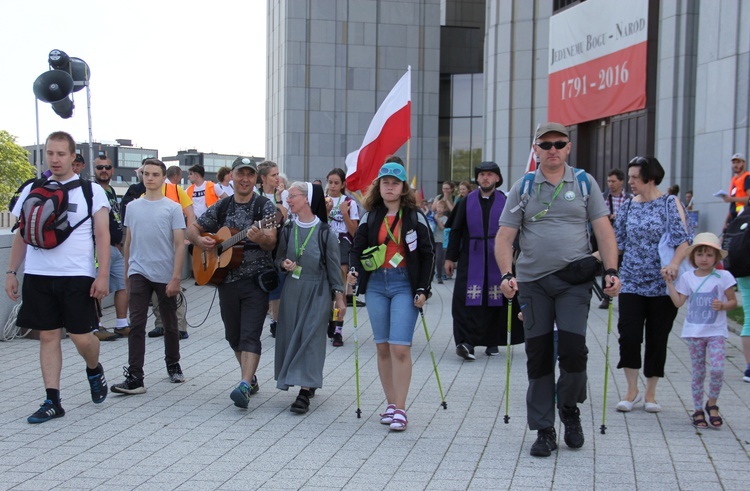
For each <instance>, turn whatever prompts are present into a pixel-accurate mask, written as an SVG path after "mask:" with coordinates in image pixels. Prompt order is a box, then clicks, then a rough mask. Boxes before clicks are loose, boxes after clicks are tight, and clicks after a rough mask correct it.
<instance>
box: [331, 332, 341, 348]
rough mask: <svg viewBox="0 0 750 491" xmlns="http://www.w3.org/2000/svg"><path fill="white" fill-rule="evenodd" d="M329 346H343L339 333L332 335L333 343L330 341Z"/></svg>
mask: <svg viewBox="0 0 750 491" xmlns="http://www.w3.org/2000/svg"><path fill="white" fill-rule="evenodd" d="M331 344H333V345H334V346H335V347H339V346H344V338H343V337H342V336H341V333H340V332H337V333H335V334H334V335H333V341H331Z"/></svg>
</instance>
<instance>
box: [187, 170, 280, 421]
mask: <svg viewBox="0 0 750 491" xmlns="http://www.w3.org/2000/svg"><path fill="white" fill-rule="evenodd" d="M257 177H258V171H257V168H256V166H255V162H254V161H253V160H252V159H248V158H242V157H238V158H237V159H236V160H235V161H234V163H233V164H232V179H233V180H234V196H230V197H227V198H223V199H222V200H221V201H219V202H217V203H216V204H214V205H212V206H211V207H210V208H209V209H208V210H207V211H206V212H205V213H204V214H203V215H202V216H201V217H200V218H198V219H197V220H196V222H195V223H194V224H193V225H192V226H190V227H189V229H188V238H189V239H190V241H191V242H192V243H193V244H194V245H195V246H196V247H197V248H199V249H201V250H202V251H207V250H210V249H212V248H214V247H215V246H216V245H217V242H216V240H214V238H212V237H211V236H210V235H203V234H205V233H206V232H210V233H215V232H217V231H218V230H219V229H221V228H222V227H224V226H227V227H229V228H230V229H237V230H245V229H247V230H248V231H247V234H246V235H247V241H246V242H245V244H244V256H243V259H242V262H241V264H240V265H239V266H238V267H237V268H236V269H233V270H230V271H229V272H228V273H227V275H226V277H225V278H224V279H223V280H222V282H221V283H220V284H219V286H218V288H219V305H220V308H221V318H222V320H223V321H224V331H225V336H226V339H227V341H228V342H229V346H230V347H231V348H232V350H233V351H234V354H235V356H236V357H237V361H238V362H239V364H240V369H241V375H242V380H241V381H240V383H239V385H238V386H237V387H236V388H235V389H234V390H233V391H232V393H231V394H230V398H231V399H232V401H234V405H235V406H237V407H241V408H247V407H248V404H249V401H250V396H251V395H252V394H255V393H256V392H258V379H257V377H256V376H255V371H256V369H257V368H258V363H259V362H260V353H261V343H260V335H261V332H262V330H263V321H264V320H265V317H266V312H268V292H267V291H264V289H262V288H261V286H260V284H259V276H260V275H262V273H266V272H268V271H269V270H272V269H273V261H272V259H271V251H272V250H273V249H274V247H275V246H276V229H275V228H265V227H263V228H258V227H257V226H254V225H253V223H254V222H256V221H258V220H261V219H262V218H264V217H269V216H273V215H274V214H275V212H276V207H275V206H274V204H273V202H271V201H270V200H268V199H267V198H265V197H263V196H258V195H257V194H255V193H254V189H255V182H256V180H257ZM223 200H231V201H230V202H229V203H228V206H226V203H225V207H223V208H222V202H223ZM222 209H223V210H226V212H225V213H221V210H222ZM194 254H198V251H195V252H194Z"/></svg>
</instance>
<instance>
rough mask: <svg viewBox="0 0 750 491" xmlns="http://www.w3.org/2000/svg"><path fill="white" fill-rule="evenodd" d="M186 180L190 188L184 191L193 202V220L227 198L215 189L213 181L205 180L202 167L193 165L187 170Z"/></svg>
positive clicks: (204, 172)
mask: <svg viewBox="0 0 750 491" xmlns="http://www.w3.org/2000/svg"><path fill="white" fill-rule="evenodd" d="M188 180H189V181H190V186H188V188H187V190H186V191H187V195H188V196H189V197H190V199H192V200H193V211H194V212H195V218H200V217H201V215H203V214H204V213H205V212H206V210H207V209H208V208H209V207H210V206H211V205H213V204H214V203H216V202H217V201H219V200H220V199H221V198H225V197H226V196H227V195H226V193H224V192H222V191H220V190H219V189H216V187H215V185H214V182H213V181H207V180H206V170H205V169H204V168H203V166H202V165H194V166H192V167H190V168H189V169H188Z"/></svg>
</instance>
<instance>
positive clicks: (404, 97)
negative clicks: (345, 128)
mask: <svg viewBox="0 0 750 491" xmlns="http://www.w3.org/2000/svg"><path fill="white" fill-rule="evenodd" d="M410 137H411V66H410V67H409V68H408V70H407V71H406V74H405V75H404V76H403V77H401V80H399V81H398V83H396V85H395V86H394V87H393V89H392V90H391V92H390V93H389V94H388V96H387V97H386V98H385V100H384V101H383V103H382V104H381V105H380V107H379V108H378V111H377V112H376V113H375V117H374V118H373V119H372V122H371V123H370V127H369V128H368V129H367V133H366V134H365V139H364V140H363V141H362V146H361V147H360V149H359V150H357V151H354V152H352V153H350V154H349V155H347V156H346V189H348V190H349V191H357V190H361V191H363V192H364V191H366V190H367V188H368V187H369V186H370V184H372V181H373V179H375V178H376V177H377V176H378V171H379V170H380V168H381V167H382V166H383V164H384V163H385V159H386V158H387V157H388V156H389V155H392V154H394V153H396V151H397V150H398V149H399V148H401V146H402V145H403V144H404V143H406V142H407V141H408V140H409V138H410Z"/></svg>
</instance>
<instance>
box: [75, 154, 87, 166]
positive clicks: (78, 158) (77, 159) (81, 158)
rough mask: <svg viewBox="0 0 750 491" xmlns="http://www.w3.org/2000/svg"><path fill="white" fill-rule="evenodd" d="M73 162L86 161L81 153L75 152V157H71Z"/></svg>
mask: <svg viewBox="0 0 750 491" xmlns="http://www.w3.org/2000/svg"><path fill="white" fill-rule="evenodd" d="M73 162H81V163H84V164H85V163H86V161H85V160H83V155H81V154H80V153H77V154H76V158H74V159H73Z"/></svg>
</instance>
